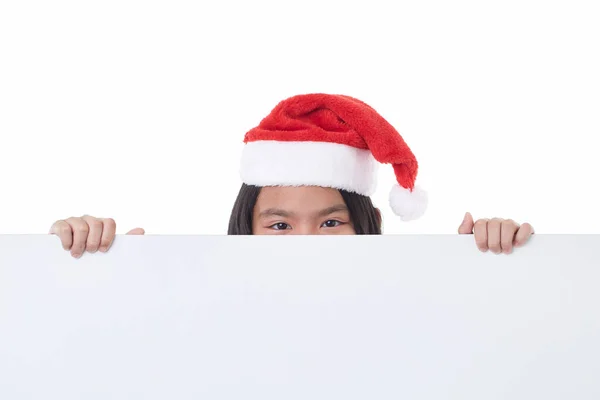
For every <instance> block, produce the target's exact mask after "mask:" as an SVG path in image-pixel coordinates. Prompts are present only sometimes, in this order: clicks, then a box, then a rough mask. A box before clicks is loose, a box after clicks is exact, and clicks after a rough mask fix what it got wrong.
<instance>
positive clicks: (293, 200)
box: [256, 186, 344, 213]
mask: <svg viewBox="0 0 600 400" xmlns="http://www.w3.org/2000/svg"><path fill="white" fill-rule="evenodd" d="M339 204H344V199H343V198H342V195H341V194H340V192H339V191H338V190H337V189H332V188H324V187H320V186H299V187H291V186H282V187H264V188H262V189H261V191H260V194H259V195H258V199H257V200H256V211H258V212H261V211H263V210H266V209H269V208H281V209H285V210H287V211H293V212H297V213H301V212H303V211H304V212H313V211H318V210H323V209H325V208H328V207H332V206H335V205H339Z"/></svg>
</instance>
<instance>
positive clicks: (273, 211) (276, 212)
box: [259, 204, 348, 218]
mask: <svg viewBox="0 0 600 400" xmlns="http://www.w3.org/2000/svg"><path fill="white" fill-rule="evenodd" d="M336 212H348V207H347V206H345V205H344V204H337V205H335V206H331V207H327V208H325V209H324V210H321V211H319V212H318V213H317V214H316V215H317V217H325V216H327V215H331V214H333V213H336ZM272 216H277V217H283V218H290V217H293V216H294V213H293V212H289V211H286V210H283V209H281V208H268V209H266V210H264V211H261V213H260V214H259V217H261V218H263V217H272Z"/></svg>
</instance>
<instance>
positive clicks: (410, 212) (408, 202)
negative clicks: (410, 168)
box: [390, 185, 428, 221]
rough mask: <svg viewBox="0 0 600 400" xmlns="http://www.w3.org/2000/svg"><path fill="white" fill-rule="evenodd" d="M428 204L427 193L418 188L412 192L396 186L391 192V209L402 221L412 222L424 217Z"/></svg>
mask: <svg viewBox="0 0 600 400" xmlns="http://www.w3.org/2000/svg"><path fill="white" fill-rule="evenodd" d="M427 202H428V196H427V192H426V191H424V190H423V189H421V188H419V187H417V186H415V187H414V188H413V191H412V192H411V191H410V190H409V189H406V188H404V187H402V186H400V185H394V186H393V187H392V190H391V191H390V207H392V210H393V211H394V214H396V215H398V216H400V219H401V220H402V221H410V220H413V219H417V218H419V217H420V216H421V215H423V214H424V213H425V210H426V209H427Z"/></svg>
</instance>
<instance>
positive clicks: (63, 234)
mask: <svg viewBox="0 0 600 400" xmlns="http://www.w3.org/2000/svg"><path fill="white" fill-rule="evenodd" d="M50 234H52V235H56V236H58V237H59V238H60V242H61V243H62V247H63V249H65V250H70V249H71V246H72V245H73V230H72V229H71V225H69V224H68V223H67V221H65V220H62V219H61V220H60V221H56V222H55V223H54V224H52V226H51V227H50Z"/></svg>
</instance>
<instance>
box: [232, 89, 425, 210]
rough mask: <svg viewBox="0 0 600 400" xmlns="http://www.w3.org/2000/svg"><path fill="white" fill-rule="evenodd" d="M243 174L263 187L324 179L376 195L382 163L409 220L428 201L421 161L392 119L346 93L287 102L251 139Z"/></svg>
mask: <svg viewBox="0 0 600 400" xmlns="http://www.w3.org/2000/svg"><path fill="white" fill-rule="evenodd" d="M244 142H245V146H244V150H243V153H242V163H241V177H242V181H243V182H244V183H246V184H248V185H255V186H322V187H331V188H336V189H344V190H347V191H350V192H355V193H358V194H361V195H364V196H370V195H372V194H373V192H374V191H375V189H376V185H377V169H378V165H379V164H378V163H377V162H379V163H385V164H391V165H392V167H393V169H394V173H395V175H396V180H397V182H398V184H397V185H394V187H393V188H392V190H391V192H390V198H389V199H390V206H391V208H392V210H393V211H394V213H395V214H396V215H399V216H400V218H401V219H402V220H403V221H408V220H412V219H416V218H418V217H420V216H421V215H423V213H424V212H425V209H426V208H427V194H426V192H425V191H423V190H421V189H419V188H418V187H416V186H415V179H416V177H417V169H418V164H417V160H416V158H415V156H414V154H413V153H412V151H411V150H410V148H409V147H408V146H407V145H406V143H405V142H404V139H403V138H402V136H400V134H399V133H398V131H396V129H394V127H393V126H392V125H390V124H389V123H388V122H387V121H386V120H385V119H384V118H383V117H382V116H381V115H379V114H378V113H377V112H376V111H375V110H374V109H373V108H371V107H370V106H369V105H367V104H365V103H363V102H362V101H360V100H357V99H354V98H352V97H349V96H343V95H329V94H306V95H299V96H294V97H291V98H289V99H286V100H284V101H282V102H280V103H279V104H278V105H277V106H276V107H275V108H274V109H273V111H271V113H270V114H269V115H268V116H267V117H266V118H264V119H263V120H262V121H261V122H260V124H259V125H258V126H257V127H255V128H253V129H251V130H250V131H249V132H248V133H246V136H245V138H244Z"/></svg>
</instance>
